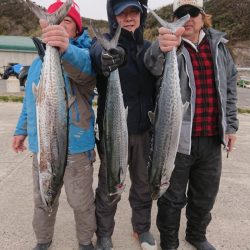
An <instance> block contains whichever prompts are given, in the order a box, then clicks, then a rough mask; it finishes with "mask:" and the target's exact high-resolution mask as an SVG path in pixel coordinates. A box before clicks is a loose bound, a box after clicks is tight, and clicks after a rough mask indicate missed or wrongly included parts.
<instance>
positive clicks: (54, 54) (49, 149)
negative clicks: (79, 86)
mask: <svg viewBox="0 0 250 250" xmlns="http://www.w3.org/2000/svg"><path fill="white" fill-rule="evenodd" d="M26 3H27V4H28V6H29V8H30V9H31V10H32V11H33V12H34V13H35V14H36V16H37V17H38V18H39V19H45V20H47V21H48V23H49V24H51V25H52V24H59V23H61V21H62V20H63V19H64V17H65V16H66V15H67V13H68V11H69V10H70V7H71V5H72V0H68V1H66V3H65V4H64V5H62V6H61V7H60V9H58V11H57V12H55V13H54V14H51V15H50V14H47V13H45V12H44V11H43V10H42V9H40V8H39V7H38V6H37V5H35V4H33V3H32V2H30V1H28V0H26ZM32 89H33V92H34V95H35V97H36V116H37V136H38V150H39V152H38V155H37V156H38V165H39V182H40V191H41V197H42V200H43V202H44V204H45V206H46V207H47V208H48V210H51V207H52V204H53V202H54V199H55V198H56V196H57V194H58V191H59V190H60V188H61V186H62V184H63V176H64V171H65V166H66V157H67V126H68V124H67V123H68V111H67V97H66V91H65V83H64V78H63V72H62V67H61V62H60V54H59V51H58V49H57V48H54V47H51V46H49V45H46V52H45V56H44V61H43V65H42V70H41V75H40V80H39V84H38V85H37V86H36V85H35V84H33V86H32Z"/></svg>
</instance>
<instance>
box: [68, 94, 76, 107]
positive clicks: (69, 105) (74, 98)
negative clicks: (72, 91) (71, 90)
mask: <svg viewBox="0 0 250 250" xmlns="http://www.w3.org/2000/svg"><path fill="white" fill-rule="evenodd" d="M75 100H76V97H75V96H73V95H71V96H70V98H69V100H68V108H70V107H71V105H72V104H73V103H74V101H75Z"/></svg>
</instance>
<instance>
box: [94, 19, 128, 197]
mask: <svg viewBox="0 0 250 250" xmlns="http://www.w3.org/2000/svg"><path fill="white" fill-rule="evenodd" d="M91 26H92V29H93V31H94V34H95V36H96V38H97V40H98V41H99V43H100V44H101V45H102V47H103V48H104V49H106V50H110V49H112V48H115V47H116V46H117V43H118V39H119V36H120V32H121V28H120V27H118V29H117V31H116V34H115V36H114V38H113V39H112V40H111V41H108V40H106V39H105V38H104V37H103V36H102V34H101V33H100V31H99V30H98V29H95V28H94V27H93V25H92V24H91ZM127 115H128V112H127V109H125V107H124V102H123V95H122V90H121V83H120V77H119V71H118V69H116V70H114V71H113V72H111V73H110V75H109V79H108V86H107V94H106V103H105V112H104V120H103V138H102V139H103V142H104V155H105V162H106V166H107V182H108V183H107V184H108V192H109V195H110V196H112V195H120V194H121V193H122V192H123V190H124V188H125V184H124V182H125V178H126V171H127V166H128V128H127Z"/></svg>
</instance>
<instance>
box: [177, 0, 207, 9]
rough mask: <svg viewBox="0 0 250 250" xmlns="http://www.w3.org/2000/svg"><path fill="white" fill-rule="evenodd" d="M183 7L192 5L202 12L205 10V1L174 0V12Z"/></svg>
mask: <svg viewBox="0 0 250 250" xmlns="http://www.w3.org/2000/svg"><path fill="white" fill-rule="evenodd" d="M183 5H192V6H194V7H196V8H198V9H200V10H202V9H203V0H174V4H173V12H175V11H176V10H177V9H179V8H180V7H181V6H183Z"/></svg>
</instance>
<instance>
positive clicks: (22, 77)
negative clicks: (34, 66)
mask: <svg viewBox="0 0 250 250" xmlns="http://www.w3.org/2000/svg"><path fill="white" fill-rule="evenodd" d="M29 67H30V66H27V65H22V64H20V63H9V64H8V66H5V67H4V68H5V70H4V72H3V73H2V74H1V77H2V79H8V78H9V77H10V76H15V77H16V78H17V79H18V80H19V83H20V87H25V84H26V80H27V75H28V71H29Z"/></svg>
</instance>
